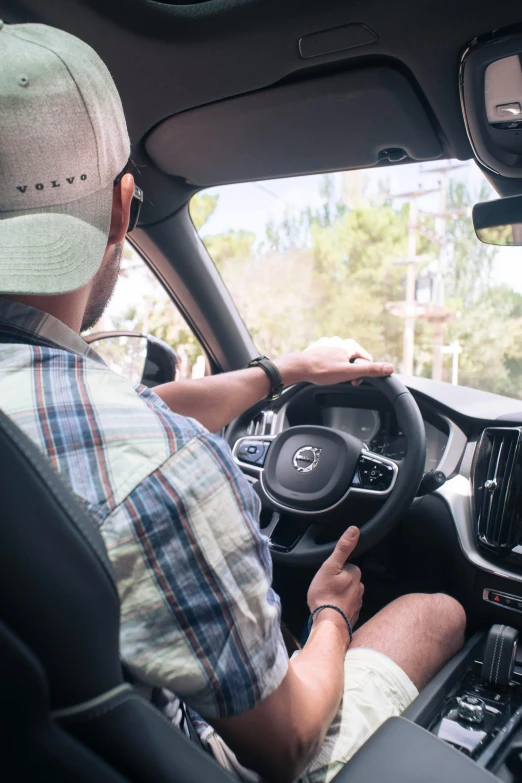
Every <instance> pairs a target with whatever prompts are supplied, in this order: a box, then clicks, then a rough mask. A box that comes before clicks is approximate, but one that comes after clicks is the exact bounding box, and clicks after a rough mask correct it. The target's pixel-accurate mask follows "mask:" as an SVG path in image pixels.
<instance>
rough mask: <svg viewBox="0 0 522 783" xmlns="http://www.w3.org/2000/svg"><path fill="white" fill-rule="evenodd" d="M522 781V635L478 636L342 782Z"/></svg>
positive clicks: (375, 739)
mask: <svg viewBox="0 0 522 783" xmlns="http://www.w3.org/2000/svg"><path fill="white" fill-rule="evenodd" d="M495 778H496V779H499V780H502V781H506V783H515V781H522V651H520V652H519V650H518V631H517V630H516V629H514V628H511V627H510V626H508V625H500V624H498V625H494V626H492V628H491V629H490V631H489V633H488V634H484V633H479V634H475V636H473V637H472V638H471V639H470V640H469V641H468V643H467V644H466V645H465V647H464V648H463V649H462V650H461V651H460V652H459V653H458V655H456V656H455V657H454V658H453V659H452V660H451V661H450V662H449V663H448V664H447V665H446V666H445V667H444V669H442V671H441V672H439V674H438V675H436V677H435V678H434V679H433V680H432V682H431V683H430V684H429V685H428V686H427V687H426V688H425V689H424V690H423V691H422V693H421V694H420V695H419V697H418V698H417V699H416V700H415V701H414V702H413V704H412V705H411V706H410V707H409V708H408V709H407V710H406V711H405V712H404V714H403V716H402V717H401V718H391V719H390V720H388V721H387V722H386V723H385V724H383V726H381V728H380V729H379V730H378V731H377V732H376V733H375V734H374V735H373V736H372V737H371V738H370V739H369V740H368V742H366V743H365V745H363V747H362V748H361V749H360V750H359V751H358V753H356V754H355V756H354V757H353V758H352V759H351V760H350V761H349V762H348V764H347V765H346V767H345V768H344V769H343V770H342V772H341V773H340V774H339V775H338V777H337V778H336V779H335V780H336V783H337V781H338V783H370V781H372V783H373V781H376V780H386V781H387V782H388V783H408V782H409V781H411V782H412V783H413V781H419V780H422V781H423V783H457V781H459V783H460V781H466V783H486V781H490V783H493V781H494V780H495Z"/></svg>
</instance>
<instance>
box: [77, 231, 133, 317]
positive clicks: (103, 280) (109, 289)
mask: <svg viewBox="0 0 522 783" xmlns="http://www.w3.org/2000/svg"><path fill="white" fill-rule="evenodd" d="M122 255H123V244H122V243H120V244H118V245H115V247H114V250H113V251H112V255H111V256H110V258H109V260H108V261H107V262H106V263H105V264H103V265H102V266H101V267H100V269H99V270H98V272H97V273H96V275H95V277H94V279H93V282H92V288H91V294H90V296H89V301H88V302H87V307H86V308H85V313H84V315H83V321H82V326H81V329H80V331H81V332H85V331H87V329H92V327H93V326H95V325H96V324H97V323H98V321H99V320H100V318H101V317H102V315H103V313H104V312H105V308H106V307H107V305H108V304H109V302H110V300H111V298H112V295H113V293H114V289H115V288H116V283H117V282H118V275H119V273H120V264H121V257H122Z"/></svg>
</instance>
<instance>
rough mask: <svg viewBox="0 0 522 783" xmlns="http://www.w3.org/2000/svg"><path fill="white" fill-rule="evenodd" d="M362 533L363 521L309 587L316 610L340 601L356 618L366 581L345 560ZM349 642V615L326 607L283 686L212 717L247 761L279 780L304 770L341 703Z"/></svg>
mask: <svg viewBox="0 0 522 783" xmlns="http://www.w3.org/2000/svg"><path fill="white" fill-rule="evenodd" d="M358 540H359V531H358V530H357V528H354V527H351V528H349V529H348V530H347V531H346V533H345V534H344V535H343V536H342V538H341V539H340V540H339V542H338V543H337V546H336V548H335V551H334V553H333V554H332V555H331V557H330V558H328V560H327V561H326V562H325V563H324V564H323V566H322V567H321V569H320V570H319V571H318V573H317V575H316V577H315V579H314V580H313V582H312V584H311V586H310V589H309V592H308V604H309V607H310V610H311V611H313V610H314V609H315V608H316V607H317V606H321V605H323V604H334V605H336V606H339V607H340V608H341V609H342V610H343V611H344V612H345V613H346V614H347V615H348V617H349V618H350V620H351V622H352V625H354V624H355V622H356V621H357V618H358V615H359V611H360V608H361V604H362V596H363V592H364V588H363V586H362V584H361V581H360V577H361V574H360V571H359V569H358V568H357V567H356V566H353V565H346V560H347V558H348V557H349V556H350V555H351V553H352V552H353V550H354V549H355V547H356V545H357V542H358ZM348 645H349V634H348V628H347V626H346V623H345V621H344V619H343V618H342V616H341V615H340V614H339V613H338V612H336V611H334V610H332V609H323V610H321V611H320V612H318V614H317V615H316V616H315V618H314V623H313V627H312V632H311V634H310V636H309V638H308V641H307V642H306V645H305V646H304V648H303V650H302V651H301V652H300V653H299V654H298V655H297V656H295V657H294V658H293V659H292V660H291V661H290V665H289V668H288V672H287V674H286V676H285V678H284V680H283V681H282V683H281V685H280V686H279V688H278V689H277V690H276V691H274V693H272V694H271V695H270V696H268V697H267V698H266V699H265V700H264V701H262V702H261V703H260V704H258V705H257V706H256V707H255V708H254V709H252V710H250V711H249V712H247V713H244V714H242V715H237V716H234V717H231V718H221V719H217V720H216V719H213V720H211V721H210V722H211V723H212V724H213V726H214V727H215V728H216V730H217V731H218V733H219V734H220V735H221V736H222V737H223V739H224V740H225V741H226V742H227V743H228V744H229V745H230V747H231V748H232V750H234V752H235V753H236V755H237V756H238V758H239V760H240V761H241V762H242V763H243V764H244V765H245V766H247V767H249V768H251V769H254V770H255V771H256V772H258V773H259V774H261V775H263V776H265V777H267V778H268V779H269V780H274V781H278V783H290V781H293V780H295V779H296V778H297V777H298V776H299V775H300V774H301V772H302V771H303V769H304V768H305V767H306V765H307V764H308V763H309V762H310V761H311V760H312V758H313V757H314V756H315V755H316V754H317V752H318V751H319V749H320V747H321V745H322V743H323V741H324V737H325V734H326V732H327V730H328V728H329V726H330V724H331V722H332V720H333V719H334V717H335V714H336V712H337V710H338V708H339V704H340V701H341V698H342V695H343V685H344V657H345V654H346V650H347V649H348Z"/></svg>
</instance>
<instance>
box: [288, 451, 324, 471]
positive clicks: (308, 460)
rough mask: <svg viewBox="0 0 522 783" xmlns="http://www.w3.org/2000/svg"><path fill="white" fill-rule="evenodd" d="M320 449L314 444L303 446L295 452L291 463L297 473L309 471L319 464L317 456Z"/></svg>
mask: <svg viewBox="0 0 522 783" xmlns="http://www.w3.org/2000/svg"><path fill="white" fill-rule="evenodd" d="M321 451H322V449H316V448H315V447H314V446H303V448H302V449H298V451H296V452H295V454H294V458H293V459H292V464H293V466H294V468H295V469H296V470H297V471H298V472H299V473H310V471H311V470H314V468H316V467H317V466H318V465H319V457H320V456H321Z"/></svg>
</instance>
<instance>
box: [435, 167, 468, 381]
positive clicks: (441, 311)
mask: <svg viewBox="0 0 522 783" xmlns="http://www.w3.org/2000/svg"><path fill="white" fill-rule="evenodd" d="M466 165H467V164H465V163H464V164H463V163H460V164H458V163H457V164H452V165H446V166H439V167H437V168H434V169H432V168H430V169H426V171H425V173H426V174H440V180H439V211H438V213H437V214H436V215H435V233H436V235H437V237H438V245H439V258H438V264H437V270H436V274H435V299H434V301H433V304H434V305H435V307H434V308H432V309H431V311H430V312H429V313H426V315H425V318H426V320H427V321H429V322H431V323H432V324H433V349H432V364H431V377H432V378H433V380H434V381H441V380H442V353H443V349H442V346H443V331H444V324H446V323H449V322H450V321H452V320H453V319H454V317H455V314H454V313H453V312H452V311H451V310H448V308H447V307H446V306H445V304H444V275H445V273H446V269H447V259H446V219H447V218H448V217H450V216H451V215H453V214H454V213H453V212H448V211H447V207H446V199H447V189H448V180H447V174H448V171H454V170H455V169H460V168H462V167H463V166H466ZM460 211H461V210H459V212H460ZM456 356H457V361H458V354H456Z"/></svg>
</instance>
